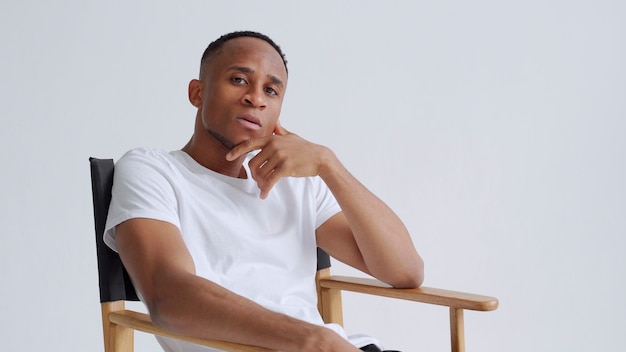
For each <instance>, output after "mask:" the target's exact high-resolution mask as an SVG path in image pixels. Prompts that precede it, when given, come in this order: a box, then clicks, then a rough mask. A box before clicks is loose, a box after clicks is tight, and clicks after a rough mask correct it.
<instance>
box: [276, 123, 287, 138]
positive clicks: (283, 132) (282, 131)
mask: <svg viewBox="0 0 626 352" xmlns="http://www.w3.org/2000/svg"><path fill="white" fill-rule="evenodd" d="M274 134H275V135H277V136H285V135H288V134H289V131H287V130H286V129H285V128H284V127H283V126H282V125H281V124H280V120H278V121H276V127H275V128H274Z"/></svg>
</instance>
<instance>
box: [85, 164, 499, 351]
mask: <svg viewBox="0 0 626 352" xmlns="http://www.w3.org/2000/svg"><path fill="white" fill-rule="evenodd" d="M89 161H90V164H91V182H92V193H93V209H94V223H95V234H96V248H97V253H98V275H99V283H100V303H101V308H102V328H103V335H104V346H105V352H132V351H133V349H134V331H135V330H137V331H143V332H146V333H150V334H154V335H160V336H165V337H171V338H176V339H180V340H184V341H187V342H191V343H196V344H199V345H204V346H209V347H213V348H217V349H221V350H224V351H229V352H263V351H265V352H271V350H269V349H266V348H263V347H256V346H249V345H241V344H235V343H230V342H225V341H216V340H202V339H197V338H190V337H186V336H181V335H177V334H173V333H171V332H168V331H166V330H164V329H162V328H160V327H157V326H155V325H154V324H153V323H152V321H151V320H150V316H149V315H147V314H144V313H140V312H135V311H131V310H126V308H125V304H124V302H125V301H138V298H137V293H136V292H135V288H134V287H133V284H132V282H131V280H130V278H129V276H128V273H127V272H126V270H125V269H124V266H123V265H122V262H121V260H120V258H119V256H118V255H117V253H115V252H114V251H113V250H111V249H110V248H109V247H108V246H107V245H106V244H105V243H104V240H103V234H104V227H105V222H106V217H107V213H108V210H109V203H110V201H111V187H112V185H113V172H114V163H113V159H96V158H89ZM317 267H318V271H317V275H316V283H317V293H318V309H319V311H320V313H321V315H322V318H323V319H324V322H326V323H337V324H340V325H343V313H342V302H341V291H351V292H359V293H365V294H370V295H376V296H383V297H390V298H398V299H403V300H409V301H415V302H422V303H428V304H435V305H440V306H446V307H449V310H450V338H451V347H452V348H451V350H452V352H463V351H465V339H464V320H463V312H464V310H466V309H469V310H475V311H491V310H495V309H496V308H497V307H498V300H497V299H496V298H493V297H488V296H481V295H475V294H470V293H464V292H456V291H448V290H442V289H436V288H428V287H420V288H417V289H395V288H392V287H390V286H389V285H387V284H384V283H382V282H380V281H377V280H374V279H366V278H351V277H343V276H331V275H330V258H329V256H328V254H326V253H325V252H324V251H322V250H320V249H318V264H317Z"/></svg>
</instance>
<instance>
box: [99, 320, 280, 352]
mask: <svg viewBox="0 0 626 352" xmlns="http://www.w3.org/2000/svg"><path fill="white" fill-rule="evenodd" d="M109 321H110V322H111V323H114V324H117V325H120V326H123V327H127V328H131V329H134V330H137V331H143V332H147V333H150V334H154V335H160V336H165V337H171V338H175V339H177V340H182V341H186V342H191V343H195V344H198V345H202V346H208V347H213V348H217V349H220V350H224V351H230V352H274V350H269V349H267V348H263V347H255V346H249V345H240V344H236V343H231V342H225V341H217V340H203V339H198V338H193V337H187V336H181V335H176V334H173V333H171V332H168V331H166V330H163V329H161V328H159V327H158V326H155V325H154V324H153V323H152V321H151V320H150V316H148V315H147V314H143V313H139V312H135V311H132V310H120V311H115V312H111V313H109Z"/></svg>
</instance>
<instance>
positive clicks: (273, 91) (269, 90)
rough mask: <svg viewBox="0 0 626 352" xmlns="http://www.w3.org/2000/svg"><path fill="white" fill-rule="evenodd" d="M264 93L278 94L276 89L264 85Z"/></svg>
mask: <svg viewBox="0 0 626 352" xmlns="http://www.w3.org/2000/svg"><path fill="white" fill-rule="evenodd" d="M265 93H267V94H269V95H278V91H277V90H276V89H274V88H272V87H266V88H265Z"/></svg>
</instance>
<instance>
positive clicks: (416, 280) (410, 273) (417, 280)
mask: <svg viewBox="0 0 626 352" xmlns="http://www.w3.org/2000/svg"><path fill="white" fill-rule="evenodd" d="M423 282H424V262H423V261H422V260H421V258H419V260H418V261H417V262H416V263H415V264H414V265H412V266H410V267H408V268H405V269H404V270H402V271H399V272H398V276H397V277H396V278H394V280H393V282H390V283H389V284H391V285H392V286H393V287H394V288H418V287H420V286H421V285H422V283H423Z"/></svg>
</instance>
